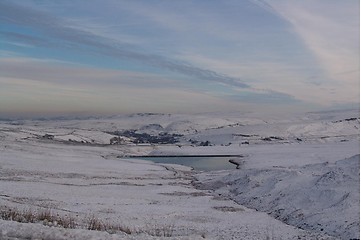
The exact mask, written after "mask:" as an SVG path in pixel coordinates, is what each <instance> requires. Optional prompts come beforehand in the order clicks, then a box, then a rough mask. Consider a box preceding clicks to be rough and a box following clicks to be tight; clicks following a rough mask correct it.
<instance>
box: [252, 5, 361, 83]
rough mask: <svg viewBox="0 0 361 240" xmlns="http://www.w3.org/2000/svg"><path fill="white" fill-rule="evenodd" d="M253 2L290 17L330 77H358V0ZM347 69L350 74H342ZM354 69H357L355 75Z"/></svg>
mask: <svg viewBox="0 0 361 240" xmlns="http://www.w3.org/2000/svg"><path fill="white" fill-rule="evenodd" d="M253 2H254V3H255V4H257V5H258V6H261V7H262V8H264V9H265V10H267V11H269V12H271V13H273V14H275V15H277V16H278V17H281V18H283V19H285V20H286V21H288V22H289V23H290V24H291V25H292V26H293V27H294V30H295V32H296V33H297V34H298V35H299V36H300V37H301V38H302V39H303V40H304V43H305V45H306V46H307V47H308V48H309V49H310V50H311V51H312V52H313V53H314V54H315V56H316V57H317V58H318V59H319V62H320V64H321V65H322V66H323V67H324V69H325V70H326V71H327V73H328V75H329V77H330V78H331V79H334V80H335V81H339V80H341V81H342V80H343V81H346V82H348V83H355V82H356V81H358V80H359V75H358V74H357V73H358V72H359V65H360V63H359V42H360V40H359V35H360V33H359V30H360V26H359V17H360V16H359V3H360V2H359V1H358V0H349V1H337V0H321V1H286V0H263V1H261V0H253ZM357 5H358V6H357ZM344 72H347V73H348V74H347V75H344V76H340V74H341V73H344ZM351 72H353V73H354V74H352V76H350V74H349V73H351Z"/></svg>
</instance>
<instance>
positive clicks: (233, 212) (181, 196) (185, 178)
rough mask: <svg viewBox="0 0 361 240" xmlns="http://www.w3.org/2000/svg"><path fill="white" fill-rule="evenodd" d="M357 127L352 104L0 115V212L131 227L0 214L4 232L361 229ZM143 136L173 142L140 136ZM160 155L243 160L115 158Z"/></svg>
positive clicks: (336, 234) (208, 234) (309, 235)
mask: <svg viewBox="0 0 361 240" xmlns="http://www.w3.org/2000/svg"><path fill="white" fill-rule="evenodd" d="M359 125H360V120H359V112H358V111H353V110H350V111H346V112H345V111H335V112H326V113H309V114H306V115H300V116H292V117H287V118H285V117H283V116H273V117H267V118H265V117H263V116H261V115H260V114H259V113H243V114H241V113H217V114H213V113H212V114H199V115H182V114H132V115H119V116H113V117H108V118H89V119H84V120H79V119H74V120H71V119H70V120H48V121H30V120H27V121H7V122H4V121H3V122H0V210H1V208H2V207H15V208H18V209H27V208H29V207H31V208H34V209H38V208H40V209H43V208H44V209H47V208H51V209H53V210H54V211H55V212H57V213H59V214H60V215H62V214H73V215H74V216H77V221H79V222H80V225H81V224H83V225H84V219H86V218H87V217H89V216H90V215H96V216H97V217H98V218H99V219H102V220H104V221H109V222H112V223H115V224H121V225H123V226H126V227H131V228H132V231H133V234H131V235H124V233H123V232H118V233H115V234H109V233H105V232H103V233H100V232H96V231H95V232H94V231H88V230H86V229H84V228H79V229H73V230H68V229H54V227H53V228H50V227H48V226H43V224H42V222H40V223H26V224H20V223H16V222H13V221H6V222H4V221H3V220H0V234H1V235H0V238H5V239H7V238H9V239H17V238H20V239H21V238H45V239H46V238H54V239H66V238H67V236H68V237H69V238H73V239H91V238H93V239H97V238H102V239H123V238H129V239H133V238H134V239H154V238H157V236H156V237H154V236H152V235H156V234H154V231H161V230H159V229H160V228H168V229H169V228H171V229H172V236H173V238H175V239H200V238H203V237H205V238H206V239H337V238H341V239H349V238H359V234H358V229H359V208H358V207H359V188H358V187H359V153H360V148H359ZM127 131H128V132H127ZM144 136H145V137H146V139H147V138H148V139H151V138H153V137H155V138H156V139H157V137H164V136H166V137H169V136H170V137H169V138H170V139H171V140H174V139H176V140H177V142H176V143H173V144H170V143H166V142H165V143H163V142H162V143H146V144H144V143H142V144H138V143H135V140H137V139H136V138H140V137H144ZM113 138H119V139H120V140H119V142H118V143H117V144H115V145H110V142H111V139H113ZM206 142H208V143H209V144H208V143H207V145H208V146H202V145H205V144H204V143H206ZM162 154H163V155H205V154H231V155H232V154H234V155H242V156H243V158H241V159H236V160H237V161H239V162H240V164H241V169H240V170H222V171H216V172H203V173H199V172H195V171H191V170H190V168H188V167H184V166H179V165H157V164H154V163H151V162H148V161H141V160H135V159H131V160H130V159H121V158H119V157H120V156H129V155H162ZM195 178H197V186H198V187H200V188H202V189H196V188H195V187H194V186H193V185H192V182H194V180H195ZM204 189H206V190H204ZM229 198H231V199H234V200H236V201H237V202H238V203H239V204H242V205H239V204H236V203H235V202H233V201H232V200H229ZM243 205H244V206H243ZM247 207H249V208H247ZM254 209H257V211H256V210H254ZM335 212H336V213H337V217H334V216H335ZM268 214H269V215H268ZM275 218H276V219H278V220H276V219H275ZM279 220H281V221H279ZM282 221H283V222H286V223H287V224H291V225H292V226H290V225H286V224H284V223H283V222H282ZM346 221H347V222H346ZM300 228H302V229H306V230H302V229H300ZM152 231H153V232H152ZM16 234H17V235H16ZM330 235H332V236H330ZM49 236H53V237H49Z"/></svg>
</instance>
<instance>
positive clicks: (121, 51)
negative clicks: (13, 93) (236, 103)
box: [0, 2, 250, 88]
mask: <svg viewBox="0 0 361 240" xmlns="http://www.w3.org/2000/svg"><path fill="white" fill-rule="evenodd" d="M0 21H1V22H5V23H12V24H16V25H21V26H26V27H31V28H35V29H37V30H38V31H40V32H42V33H43V34H46V35H47V36H51V37H52V38H54V39H49V38H47V39H41V40H42V41H43V43H44V44H45V45H47V46H49V45H53V46H56V47H58V48H60V47H63V48H69V47H70V48H72V49H73V50H75V49H83V50H84V49H87V48H89V47H90V48H92V49H93V50H95V51H96V52H97V53H98V54H103V55H106V56H111V57H114V58H122V59H128V60H132V61H137V62H141V63H143V64H146V65H150V66H153V67H159V68H162V69H165V70H168V71H172V72H177V73H180V74H184V75H187V76H190V77H195V78H197V79H201V80H205V81H213V82H218V83H224V84H227V85H229V86H233V87H238V88H249V87H250V86H249V85H247V84H245V83H243V82H242V81H241V80H240V79H238V78H234V77H230V76H227V75H225V74H221V73H217V72H215V71H212V70H208V69H203V68H199V67H195V66H192V65H190V64H188V63H184V62H179V61H176V60H171V59H168V58H166V57H163V56H158V55H152V54H145V53H142V52H139V51H133V50H131V49H130V47H129V45H128V44H123V43H121V42H119V41H114V40H112V39H107V38H104V37H102V36H98V35H94V34H92V33H90V32H87V31H83V30H79V29H76V28H73V27H70V26H68V25H67V23H66V22H64V21H62V20H61V19H58V18H56V17H53V16H50V15H48V14H46V13H43V12H39V11H36V10H32V9H29V8H24V7H22V6H18V5H15V4H10V3H8V2H1V3H0ZM12 37H13V38H14V37H17V36H12ZM23 40H25V41H26V38H24V39H23ZM37 41H40V40H39V39H37ZM30 43H34V40H33V39H31V41H30ZM88 50H89V49H88Z"/></svg>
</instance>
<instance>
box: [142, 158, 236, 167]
mask: <svg viewBox="0 0 361 240" xmlns="http://www.w3.org/2000/svg"><path fill="white" fill-rule="evenodd" d="M136 158H137V159H142V160H149V161H152V162H155V163H171V164H180V165H184V166H188V167H192V168H194V169H195V170H198V171H217V170H227V169H236V165H234V164H232V163H230V162H229V159H234V158H235V156H141V157H136Z"/></svg>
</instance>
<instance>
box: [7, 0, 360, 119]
mask: <svg viewBox="0 0 361 240" xmlns="http://www.w3.org/2000/svg"><path fill="white" fill-rule="evenodd" d="M359 30H360V27H359V1H358V0H345V1H339V0H312V1H311V0H295V1H289V0H242V1H240V0H234V1H232V0H227V1H221V0H217V1H216V0H210V1H200V0H192V1H191V0H189V1H186V0H185V1H183V0H182V1H170V0H150V1H148V0H147V1H141V0H139V1H131V0H129V1H119V0H75V1H73V0H62V1H45V0H44V1H42V0H21V1H20V0H19V1H14V0H12V1H7V0H0V117H1V116H9V115H19V116H20V115H31V116H33V115H34V116H37V115H61V114H115V113H130V112H181V113H183V112H190V113H191V112H210V111H249V110H253V111H269V112H275V111H276V112H289V111H313V110H321V109H333V108H358V107H359V89H360V87H359V80H360V78H359V66H360V63H359V42H360V41H359Z"/></svg>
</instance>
